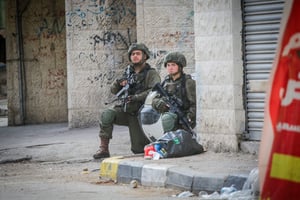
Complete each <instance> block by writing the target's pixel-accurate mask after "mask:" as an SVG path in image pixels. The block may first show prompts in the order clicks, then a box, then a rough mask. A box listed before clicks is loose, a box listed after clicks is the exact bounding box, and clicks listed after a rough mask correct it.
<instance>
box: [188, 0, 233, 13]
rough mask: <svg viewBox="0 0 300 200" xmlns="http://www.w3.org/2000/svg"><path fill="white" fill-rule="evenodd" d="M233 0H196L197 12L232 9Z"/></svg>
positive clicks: (195, 7)
mask: <svg viewBox="0 0 300 200" xmlns="http://www.w3.org/2000/svg"><path fill="white" fill-rule="evenodd" d="M231 8H232V0H195V3H194V9H195V12H209V11H223V10H231Z"/></svg>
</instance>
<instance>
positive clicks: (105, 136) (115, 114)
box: [93, 43, 160, 159]
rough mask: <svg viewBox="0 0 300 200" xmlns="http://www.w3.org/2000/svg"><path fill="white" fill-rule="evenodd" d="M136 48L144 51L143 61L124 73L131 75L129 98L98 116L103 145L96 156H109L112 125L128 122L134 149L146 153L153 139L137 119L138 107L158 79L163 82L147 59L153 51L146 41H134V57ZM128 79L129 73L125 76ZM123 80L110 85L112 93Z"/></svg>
mask: <svg viewBox="0 0 300 200" xmlns="http://www.w3.org/2000/svg"><path fill="white" fill-rule="evenodd" d="M135 50H140V51H142V52H143V55H142V56H143V58H142V61H141V62H140V63H135V64H133V63H132V65H131V66H130V67H129V69H126V70H129V71H130V73H128V71H125V73H124V74H126V75H127V74H131V75H130V77H131V78H130V80H132V81H130V83H128V82H127V83H128V85H129V88H128V98H127V99H126V103H124V102H123V103H122V104H119V105H115V106H113V107H111V108H108V109H105V110H104V111H103V112H102V113H101V115H100V120H99V125H100V133H99V137H100V143H101V144H100V148H99V150H98V151H97V152H96V154H94V155H93V157H94V158H95V159H99V158H105V157H109V156H110V154H109V147H108V146H109V140H110V139H111V138H112V132H113V125H114V124H117V125H121V126H128V128H129V134H130V142H131V151H132V152H133V153H143V152H144V147H145V145H146V144H148V143H149V142H150V141H149V140H148V138H147V137H146V136H145V135H144V133H143V130H142V128H141V127H140V125H139V122H138V111H139V109H140V107H141V106H142V105H143V104H144V101H145V99H146V97H147V95H148V93H149V92H150V91H151V89H152V87H153V86H154V85H155V84H156V83H160V76H159V74H158V73H157V71H156V70H155V69H153V68H151V67H150V65H149V64H148V63H146V60H147V59H148V58H149V57H150V51H149V50H148V48H147V47H146V46H145V45H144V44H143V43H139V44H136V43H135V44H132V45H131V46H130V47H129V49H128V58H129V61H130V62H132V61H131V58H130V57H131V53H132V52H133V51H135ZM135 67H142V68H141V71H139V72H138V73H136V72H135ZM125 78H126V80H127V81H128V77H125ZM121 82H122V81H120V80H116V81H115V82H114V83H113V84H112V86H111V88H110V89H111V93H113V94H117V93H118V92H119V91H120V90H121V89H122V88H123V86H121V85H120V83H121Z"/></svg>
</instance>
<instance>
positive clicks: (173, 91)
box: [152, 52, 197, 132]
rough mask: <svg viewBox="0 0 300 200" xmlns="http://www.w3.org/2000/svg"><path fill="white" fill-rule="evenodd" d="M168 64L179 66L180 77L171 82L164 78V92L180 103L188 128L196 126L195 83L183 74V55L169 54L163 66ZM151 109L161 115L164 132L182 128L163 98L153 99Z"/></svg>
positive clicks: (167, 77) (170, 79)
mask: <svg viewBox="0 0 300 200" xmlns="http://www.w3.org/2000/svg"><path fill="white" fill-rule="evenodd" d="M168 62H175V63H176V64H178V66H180V68H181V72H180V77H179V78H178V79H176V80H173V79H172V77H171V76H170V75H168V76H166V78H165V80H164V81H163V83H162V86H163V88H164V90H165V91H166V92H167V93H168V94H169V95H171V96H172V95H174V96H175V97H176V98H177V99H179V100H180V101H181V102H182V106H181V107H180V110H181V111H182V112H184V114H185V116H186V117H187V119H188V120H189V122H190V126H191V127H192V128H194V127H195V126H196V110H197V108H196V83H195V80H193V79H192V78H191V76H190V75H187V74H185V73H183V71H182V68H183V67H185V66H186V59H185V57H184V55H183V54H181V53H179V52H171V53H169V54H168V55H166V57H165V59H164V64H165V66H166V64H167V63H168ZM152 107H153V108H154V109H156V110H157V111H159V112H160V113H162V125H163V129H164V132H168V131H174V130H177V129H179V128H184V127H183V126H182V124H180V123H179V120H178V116H177V115H176V114H175V113H172V112H169V109H168V106H167V103H166V101H165V97H161V96H158V97H156V98H154V99H153V102H152Z"/></svg>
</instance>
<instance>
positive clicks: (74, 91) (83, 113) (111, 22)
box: [66, 0, 136, 127]
mask: <svg viewBox="0 0 300 200" xmlns="http://www.w3.org/2000/svg"><path fill="white" fill-rule="evenodd" d="M66 27H67V63H68V64H67V65H68V111H69V118H68V119H69V127H83V126H92V125H96V124H98V116H99V109H100V111H101V110H102V109H104V108H105V107H107V106H105V105H104V103H105V102H107V101H109V100H111V99H112V96H111V94H110V90H109V88H110V85H111V83H112V82H113V81H114V80H115V79H116V78H117V77H119V76H120V74H121V73H123V72H124V67H126V66H127V65H128V55H127V50H128V47H129V46H130V44H131V43H133V42H136V4H135V1H133V0H124V1H115V0H100V1H94V0H88V1H82V0H66Z"/></svg>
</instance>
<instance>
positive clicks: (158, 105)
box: [152, 99, 169, 113]
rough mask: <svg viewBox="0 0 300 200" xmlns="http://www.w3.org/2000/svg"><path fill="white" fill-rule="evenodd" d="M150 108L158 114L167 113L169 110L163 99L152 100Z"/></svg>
mask: <svg viewBox="0 0 300 200" xmlns="http://www.w3.org/2000/svg"><path fill="white" fill-rule="evenodd" d="M152 106H153V107H154V108H155V109H156V110H157V111H159V112H160V113H163V112H167V111H168V110H169V106H168V104H167V103H166V102H165V101H164V100H163V99H154V100H153V103H152Z"/></svg>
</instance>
